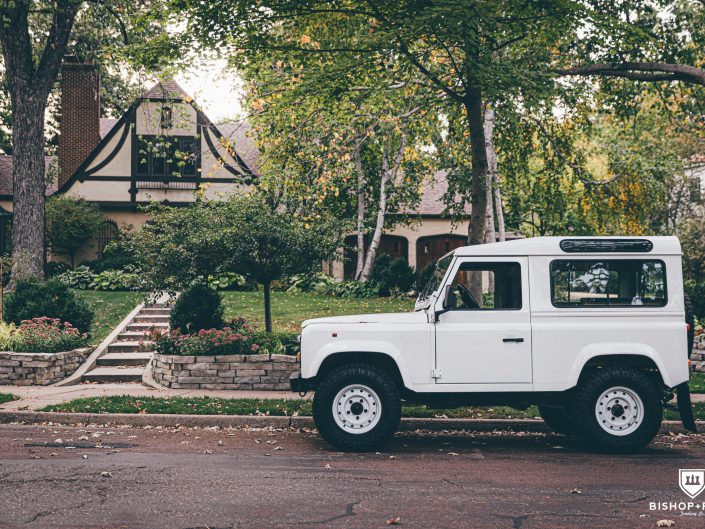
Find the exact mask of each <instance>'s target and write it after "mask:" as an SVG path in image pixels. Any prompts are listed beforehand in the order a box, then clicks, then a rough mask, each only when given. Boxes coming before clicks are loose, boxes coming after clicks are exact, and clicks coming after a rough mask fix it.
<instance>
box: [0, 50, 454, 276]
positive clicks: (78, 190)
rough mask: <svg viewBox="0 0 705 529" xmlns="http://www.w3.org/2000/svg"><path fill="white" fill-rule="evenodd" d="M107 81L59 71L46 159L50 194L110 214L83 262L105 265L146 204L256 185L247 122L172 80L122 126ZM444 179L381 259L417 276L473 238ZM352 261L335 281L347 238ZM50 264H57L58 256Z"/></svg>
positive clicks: (67, 66) (4, 193) (386, 238)
mask: <svg viewBox="0 0 705 529" xmlns="http://www.w3.org/2000/svg"><path fill="white" fill-rule="evenodd" d="M99 94H100V80H99V78H98V75H97V72H96V69H95V67H94V66H93V65H92V64H86V63H79V62H75V61H67V62H65V63H64V64H63V66H62V70H61V125H60V139H59V149H58V156H57V157H47V158H46V164H47V175H48V179H49V180H48V181H50V183H49V185H48V186H47V194H49V195H51V194H54V193H59V194H66V195H69V196H75V197H82V198H84V199H86V200H89V201H91V202H93V203H95V204H97V205H98V206H99V207H100V209H101V210H102V211H103V214H104V215H105V221H104V222H103V225H102V227H101V229H100V233H99V236H98V237H97V239H96V240H95V241H94V242H93V243H92V244H90V245H88V246H87V247H86V248H85V249H84V251H83V252H82V253H81V254H79V255H78V256H77V259H76V262H78V263H80V262H81V261H84V260H93V259H96V258H97V259H100V258H101V256H102V253H103V250H104V248H105V247H106V245H107V244H108V243H109V242H110V241H112V240H114V239H115V238H116V237H117V236H118V233H119V230H120V229H124V228H126V227H128V226H137V225H140V224H142V223H143V222H145V221H146V220H147V217H146V215H145V214H144V213H143V212H141V211H140V210H139V206H142V205H146V204H148V203H150V202H153V201H158V202H162V203H166V204H172V205H182V204H187V203H190V202H193V201H194V200H195V196H194V192H195V191H197V190H200V192H201V193H203V194H204V196H205V197H207V198H211V199H221V198H223V197H226V196H227V195H228V194H230V193H238V192H242V190H243V189H245V188H247V187H248V186H251V185H252V184H253V183H254V181H255V180H256V179H257V177H258V175H259V173H258V151H257V147H256V144H255V142H254V141H253V139H252V138H250V137H249V135H248V131H249V125H248V124H247V123H232V124H227V125H216V124H214V123H213V122H212V121H211V120H210V119H209V118H208V117H207V116H206V115H205V113H204V112H203V111H201V110H200V109H199V108H198V105H197V104H196V102H195V101H194V100H193V98H192V97H191V96H190V95H189V94H187V93H186V92H185V91H184V90H183V89H182V88H181V87H180V86H179V85H178V84H177V83H176V82H175V81H173V80H164V81H161V82H159V83H157V84H155V85H154V86H153V87H152V88H150V89H149V90H148V91H147V92H145V93H144V94H142V96H140V97H139V98H138V99H137V100H136V101H135V102H134V103H133V104H132V105H131V106H130V108H129V109H128V110H127V111H126V112H125V113H124V114H123V115H122V116H121V117H120V118H118V119H114V118H102V117H101V115H100V95H99ZM446 190H447V182H446V179H445V174H444V173H439V174H438V175H436V178H435V179H434V180H433V181H432V182H430V183H429V184H427V188H426V189H425V191H424V195H423V198H422V200H421V203H420V205H419V207H418V210H417V211H412V212H410V213H412V214H417V215H418V220H417V221H416V222H412V223H411V224H401V223H400V224H398V225H396V226H394V227H391V228H390V229H388V230H387V232H386V233H385V235H383V237H382V241H381V245H380V251H381V252H383V253H388V254H391V255H393V256H396V257H403V258H404V259H406V260H407V261H408V262H409V264H410V265H411V266H414V267H416V268H418V269H421V268H423V267H424V266H426V265H427V264H428V263H430V262H433V261H435V260H436V259H438V258H439V257H440V256H442V255H443V254H445V253H447V252H448V251H450V250H452V249H454V248H457V247H458V246H462V245H464V244H465V241H466V240H467V228H468V218H464V219H461V220H460V221H459V222H457V223H456V224H453V223H452V222H451V221H450V219H448V218H445V217H444V216H443V210H444V206H443V202H442V198H443V195H444V194H445V192H446ZM11 219H12V156H8V155H4V156H0V251H2V252H3V253H7V252H9V249H10V246H9V245H10V226H11ZM347 246H349V249H347V250H346V255H347V256H348V259H347V260H346V262H345V263H330V264H329V265H327V266H326V270H327V272H329V273H330V274H331V275H333V276H334V277H336V278H343V277H350V276H351V275H352V274H353V272H354V266H355V253H354V250H353V249H352V248H354V247H355V236H350V237H348V238H347V239H346V247H347ZM52 259H58V258H57V257H56V256H54V257H52Z"/></svg>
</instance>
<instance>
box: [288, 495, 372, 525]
mask: <svg viewBox="0 0 705 529" xmlns="http://www.w3.org/2000/svg"><path fill="white" fill-rule="evenodd" d="M361 503H362V500H357V501H354V502H352V503H348V504H347V505H346V507H345V512H344V513H343V514H339V515H337V516H333V517H331V518H326V519H325V520H319V521H311V522H299V523H298V525H307V524H324V523H330V522H333V521H335V520H340V519H341V518H348V517H349V516H355V512H354V511H353V509H354V508H355V506H356V505H359V504H361Z"/></svg>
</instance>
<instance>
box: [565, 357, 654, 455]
mask: <svg viewBox="0 0 705 529" xmlns="http://www.w3.org/2000/svg"><path fill="white" fill-rule="evenodd" d="M613 387H624V388H627V389H629V390H630V391H632V392H634V393H635V394H636V395H638V396H639V398H640V399H641V401H642V403H643V410H642V412H641V419H640V421H639V423H640V424H639V426H638V427H637V428H636V429H635V430H634V431H633V432H631V433H629V434H627V435H623V436H618V435H615V434H611V433H608V432H606V431H605V430H604V429H603V428H602V426H600V423H599V422H598V419H597V417H596V410H595V408H596V404H597V401H598V398H599V397H600V396H601V395H602V394H603V392H605V391H607V390H608V389H611V388H613ZM572 415H573V417H574V419H575V424H576V426H577V433H578V435H580V436H581V437H582V438H583V439H584V440H585V441H586V442H587V443H588V444H589V445H590V446H592V447H595V448H597V449H598V450H600V451H603V452H608V453H631V452H636V451H638V450H640V449H642V448H644V447H645V446H646V445H648V444H649V443H650V442H651V441H652V440H653V438H654V437H655V436H656V434H657V433H658V431H659V428H660V427H661V421H662V419H663V404H662V403H661V393H660V391H659V387H658V384H657V383H656V382H655V381H654V379H653V377H651V376H649V375H648V374H647V373H646V372H644V371H641V370H639V369H630V368H623V367H604V368H598V369H595V370H594V371H592V372H590V373H588V374H586V375H585V376H584V377H583V379H582V380H581V381H580V383H579V384H578V387H577V388H576V390H575V395H574V400H573V411H572Z"/></svg>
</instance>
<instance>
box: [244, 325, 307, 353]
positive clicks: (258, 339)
mask: <svg viewBox="0 0 705 529" xmlns="http://www.w3.org/2000/svg"><path fill="white" fill-rule="evenodd" d="M298 337H299V333H296V332H281V331H278V332H264V331H256V332H254V333H252V343H255V344H257V345H258V347H259V351H258V352H259V354H283V355H289V356H295V355H297V354H298V353H299V351H300V350H301V346H300V344H299V339H298Z"/></svg>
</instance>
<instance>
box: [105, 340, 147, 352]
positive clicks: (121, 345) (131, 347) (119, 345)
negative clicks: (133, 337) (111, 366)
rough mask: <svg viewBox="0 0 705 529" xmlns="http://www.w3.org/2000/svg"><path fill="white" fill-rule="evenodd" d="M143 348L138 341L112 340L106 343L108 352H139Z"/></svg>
mask: <svg viewBox="0 0 705 529" xmlns="http://www.w3.org/2000/svg"><path fill="white" fill-rule="evenodd" d="M143 350H144V348H143V346H142V344H141V343H140V342H139V341H129V342H113V343H111V344H110V345H108V352H109V353H139V352H143Z"/></svg>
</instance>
